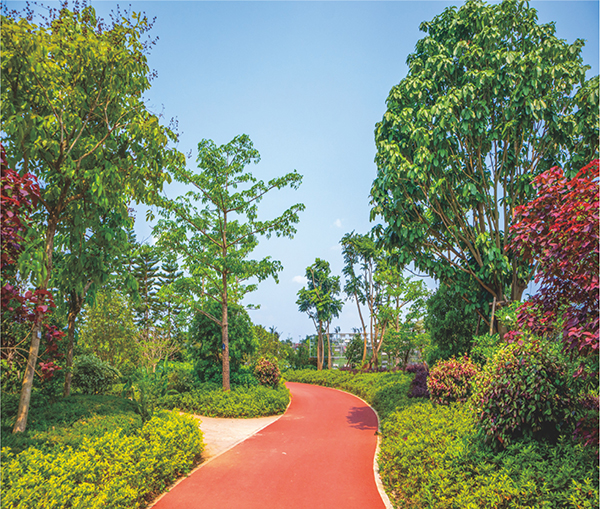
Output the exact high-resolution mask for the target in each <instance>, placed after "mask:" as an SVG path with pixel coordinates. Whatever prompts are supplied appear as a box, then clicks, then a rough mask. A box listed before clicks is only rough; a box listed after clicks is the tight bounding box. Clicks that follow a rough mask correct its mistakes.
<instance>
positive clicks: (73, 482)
mask: <svg viewBox="0 0 600 509" xmlns="http://www.w3.org/2000/svg"><path fill="white" fill-rule="evenodd" d="M203 447H204V446H203V442H202V433H201V431H200V430H199V429H198V426H197V423H196V422H195V420H194V419H193V418H191V417H187V416H182V415H179V414H177V413H175V412H166V411H163V412H161V413H159V414H156V415H155V416H154V417H152V419H150V420H149V421H148V422H147V423H146V424H145V425H144V426H143V427H142V428H141V429H138V431H137V432H135V433H131V434H127V433H126V432H125V431H124V430H123V429H114V430H112V431H109V432H107V433H104V434H101V436H97V437H91V438H90V437H85V438H83V441H82V442H81V443H80V444H79V445H78V447H76V448H75V447H73V446H72V445H56V446H55V447H53V448H52V449H51V450H50V451H44V450H41V449H38V448H35V447H29V448H27V449H26V450H24V451H22V452H20V453H18V454H15V453H14V452H13V451H12V450H11V449H10V448H3V449H2V468H3V476H2V506H3V507H6V508H15V507H19V508H37V507H44V508H46V509H58V508H66V507H69V508H72V509H76V508H82V509H83V508H85V509H93V508H131V507H140V506H141V505H142V504H143V503H144V502H145V501H147V500H148V499H149V498H151V497H152V496H153V495H156V494H158V493H159V492H160V491H162V490H164V489H165V487H166V486H167V485H168V484H169V483H171V482H172V481H173V480H174V479H175V478H176V477H177V476H178V475H180V474H182V473H185V472H188V471H189V470H190V469H191V468H192V467H193V465H194V464H195V463H196V462H197V460H198V459H199V457H200V454H201V453H202V450H203Z"/></svg>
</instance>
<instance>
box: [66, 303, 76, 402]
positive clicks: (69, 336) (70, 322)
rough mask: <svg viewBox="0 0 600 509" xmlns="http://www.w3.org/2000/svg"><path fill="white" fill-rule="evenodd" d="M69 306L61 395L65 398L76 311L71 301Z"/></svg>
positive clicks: (69, 385) (71, 359)
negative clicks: (64, 368)
mask: <svg viewBox="0 0 600 509" xmlns="http://www.w3.org/2000/svg"><path fill="white" fill-rule="evenodd" d="M70 307H71V309H69V316H68V318H67V321H68V327H67V359H66V361H67V362H66V366H65V367H66V372H65V385H64V387H63V396H64V397H65V398H66V397H67V396H69V394H70V393H71V375H72V373H71V367H72V366H73V347H74V345H75V319H76V318H77V313H78V311H77V310H76V309H75V307H74V305H73V303H72V304H71V306H70Z"/></svg>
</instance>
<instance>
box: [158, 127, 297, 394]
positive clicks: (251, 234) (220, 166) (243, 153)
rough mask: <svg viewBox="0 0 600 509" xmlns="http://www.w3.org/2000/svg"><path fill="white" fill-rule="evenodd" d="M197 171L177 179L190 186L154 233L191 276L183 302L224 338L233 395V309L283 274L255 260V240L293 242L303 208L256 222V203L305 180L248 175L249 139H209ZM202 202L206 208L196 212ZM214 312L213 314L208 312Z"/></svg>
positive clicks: (167, 204)
mask: <svg viewBox="0 0 600 509" xmlns="http://www.w3.org/2000/svg"><path fill="white" fill-rule="evenodd" d="M197 160H198V168H199V170H200V171H199V172H197V173H195V172H193V171H189V170H187V169H186V168H180V169H178V170H177V172H176V174H175V175H176V179H177V180H178V181H180V182H182V183H184V184H187V185H189V186H190V187H191V188H192V190H190V191H189V192H188V193H187V194H186V195H184V196H180V197H178V198H177V199H175V200H171V199H168V198H163V199H161V201H160V203H161V205H162V207H163V209H162V210H161V211H160V214H161V215H162V216H163V219H161V220H160V221H159V222H158V224H157V225H156V228H155V234H157V235H159V236H160V239H159V245H161V246H165V247H168V249H170V250H174V251H175V252H176V253H178V254H180V255H181V256H182V258H183V264H184V267H185V269H187V271H188V273H189V276H188V277H185V278H183V279H182V280H181V283H180V289H181V291H180V292H179V294H180V295H183V294H185V293H187V295H188V296H189V298H188V299H187V305H189V306H191V307H193V308H194V309H195V310H196V311H197V312H199V313H202V314H205V315H206V316H207V317H208V318H209V319H210V320H212V321H213V322H214V323H215V324H217V325H218V326H219V327H220V328H221V331H222V345H223V348H224V354H223V357H222V358H223V388H224V389H225V390H229V335H228V306H229V305H230V304H232V303H237V302H240V301H241V299H242V298H243V296H244V295H245V294H246V293H248V292H251V291H252V290H254V289H255V288H256V283H248V280H258V281H259V282H260V281H262V280H264V279H267V278H269V277H273V278H274V279H275V280H276V281H277V272H279V271H280V270H282V266H281V263H280V262H278V261H275V260H272V259H271V257H266V258H263V259H262V260H250V259H249V258H248V257H249V255H250V253H251V252H252V251H253V250H254V248H255V247H256V246H257V245H258V236H259V235H265V236H266V237H267V238H269V237H271V235H276V236H277V237H280V236H284V237H290V238H291V237H293V235H294V234H295V233H296V228H295V225H296V223H298V221H299V217H298V213H299V212H301V211H302V210H304V205H303V204H296V205H292V206H291V207H290V208H288V209H287V210H286V211H284V212H283V214H282V215H281V216H279V217H277V218H275V219H272V220H267V221H262V220H259V218H258V204H259V203H260V202H261V200H262V199H263V197H264V196H265V194H267V193H268V192H269V191H271V190H273V189H283V188H285V187H288V186H289V187H291V188H292V189H297V188H298V186H300V184H301V182H302V176H301V175H299V174H298V173H297V172H296V171H293V172H291V173H288V174H287V175H284V176H283V177H277V178H273V179H271V180H270V181H269V182H267V183H266V184H265V183H264V182H263V181H262V180H258V179H257V178H255V177H254V176H253V175H252V173H250V172H249V171H247V170H246V166H248V165H249V164H250V163H251V162H254V163H258V162H259V161H260V154H259V153H258V151H257V150H256V149H255V148H254V145H253V144H252V141H251V140H250V138H249V137H248V136H247V135H241V136H237V137H236V138H234V139H233V140H232V141H231V142H229V143H227V144H225V145H221V146H217V145H215V143H214V142H213V141H212V140H206V139H205V140H202V141H201V142H200V143H199V144H198V159H197ZM197 203H200V204H202V206H203V208H202V209H198V208H197V205H196V204H197ZM207 299H208V300H211V301H214V302H217V303H219V304H220V311H219V310H218V309H215V308H212V307H210V308H207V307H205V306H204V305H203V304H204V302H205V301H206V300H207ZM208 309H211V310H212V311H210V312H209V311H208Z"/></svg>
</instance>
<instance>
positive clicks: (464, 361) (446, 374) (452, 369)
mask: <svg viewBox="0 0 600 509" xmlns="http://www.w3.org/2000/svg"><path fill="white" fill-rule="evenodd" d="M480 376H481V370H480V369H479V367H477V366H476V365H475V364H473V362H472V361H471V359H469V357H466V356H465V357H463V358H460V359H456V358H454V357H452V358H451V359H448V360H446V361H440V362H438V363H437V364H436V365H435V366H434V367H433V368H431V371H430V372H429V378H428V379H427V389H428V390H429V395H430V397H431V401H433V402H434V403H438V404H441V405H448V404H449V403H452V402H454V401H459V402H462V403H464V402H466V401H467V400H468V399H469V397H470V396H471V393H472V392H473V385H474V384H475V383H476V382H477V381H478V380H479V378H480Z"/></svg>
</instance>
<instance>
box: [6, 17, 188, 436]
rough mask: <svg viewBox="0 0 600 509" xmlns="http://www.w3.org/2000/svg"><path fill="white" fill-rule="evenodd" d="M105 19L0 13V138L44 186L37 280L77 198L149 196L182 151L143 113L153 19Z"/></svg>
mask: <svg viewBox="0 0 600 509" xmlns="http://www.w3.org/2000/svg"><path fill="white" fill-rule="evenodd" d="M115 19H116V21H115V22H114V23H113V24H112V25H111V26H106V25H105V24H103V23H102V21H101V20H98V19H97V17H96V13H95V11H94V9H93V8H92V7H84V8H83V9H81V10H79V9H78V8H77V6H76V8H75V9H74V10H72V11H70V10H68V9H67V8H66V7H64V8H62V9H61V10H60V11H56V10H51V11H50V13H49V15H48V17H47V18H42V20H41V22H40V23H39V24H35V23H34V22H33V17H29V19H27V18H26V17H22V16H21V15H20V14H19V13H18V12H12V13H10V14H9V15H8V16H2V25H1V37H0V40H1V51H2V62H1V73H0V75H1V78H0V79H1V99H2V112H1V120H2V133H1V134H0V136H1V137H2V140H3V143H4V145H5V147H6V152H7V157H8V161H9V163H10V164H12V165H14V166H15V167H17V168H20V169H22V171H24V172H30V173H32V174H34V175H36V176H37V177H38V179H39V181H40V182H41V183H42V185H43V189H42V190H41V196H40V203H41V205H42V206H41V208H40V209H39V215H38V218H37V224H38V225H39V235H40V236H41V237H42V238H43V241H44V246H43V255H44V264H43V267H42V270H41V271H40V277H39V282H38V289H39V290H40V291H46V290H47V288H48V283H49V280H50V277H51V276H52V267H53V264H52V255H53V251H54V240H55V234H56V232H57V230H58V229H59V228H60V225H62V224H64V223H65V221H66V220H67V219H68V218H70V219H72V225H73V230H72V233H73V235H75V236H76V237H77V238H81V237H82V235H81V231H85V230H86V229H87V227H88V225H86V224H84V223H83V221H82V219H83V218H81V217H80V216H79V215H78V213H77V207H76V205H77V204H78V203H80V202H82V201H84V202H85V203H86V204H87V205H89V206H90V207H91V206H92V205H98V206H100V207H103V208H118V205H119V204H121V203H124V202H129V200H131V199H132V198H133V199H135V200H136V201H142V200H145V201H149V200H151V198H152V196H153V194H154V193H156V191H157V190H159V189H160V188H161V187H162V184H163V182H164V181H165V180H166V179H167V174H166V173H165V169H166V168H168V167H169V166H172V165H173V164H180V163H181V159H182V155H181V154H179V152H177V151H176V150H174V149H170V148H169V143H170V142H172V141H174V140H175V135H174V134H173V133H172V132H171V131H170V130H169V129H167V128H165V127H162V126H161V125H160V123H159V121H158V118H157V117H156V116H155V115H153V114H151V113H150V112H148V110H147V109H146V106H145V104H144V101H143V98H142V94H143V93H144V92H145V91H146V90H148V88H149V87H150V72H149V69H148V66H147V62H146V53H147V50H148V49H149V45H148V44H147V43H145V42H144V41H143V40H142V38H143V36H144V34H145V33H146V32H147V31H148V30H149V29H150V28H151V25H150V24H149V22H148V19H147V18H146V17H145V16H144V15H140V14H136V13H133V14H131V15H130V16H117V17H115ZM40 330H41V323H40V322H39V321H38V322H37V323H36V332H35V333H34V334H33V337H32V340H31V346H30V353H29V360H28V364H27V368H26V370H25V375H24V381H23V390H22V393H21V400H20V404H19V410H18V414H17V420H16V423H15V427H14V432H21V431H24V430H25V427H26V425H27V413H28V410H29V401H30V396H31V388H32V385H33V375H34V367H35V364H36V360H37V356H38V352H39V338H40V336H41V334H40Z"/></svg>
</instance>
